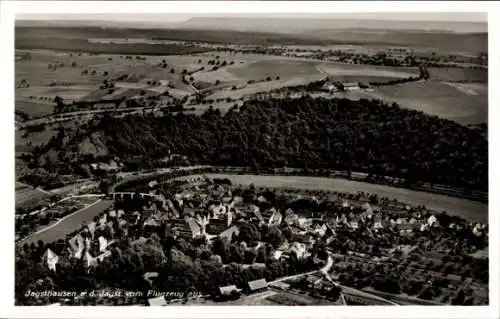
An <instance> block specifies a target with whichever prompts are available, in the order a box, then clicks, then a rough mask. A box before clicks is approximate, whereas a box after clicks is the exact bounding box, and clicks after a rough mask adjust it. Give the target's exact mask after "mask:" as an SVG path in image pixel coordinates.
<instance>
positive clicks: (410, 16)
mask: <svg viewBox="0 0 500 319" xmlns="http://www.w3.org/2000/svg"><path fill="white" fill-rule="evenodd" d="M193 17H231V18H237V17H241V18H261V17H266V18H322V19H363V20H389V21H390V20H396V21H450V22H451V21H452V22H460V21H463V22H486V21H487V14H486V13H476V12H457V13H451V12H450V13H448V12H439V13H438V12H436V13H429V12H425V13H424V12H422V13H418V12H411V13H409V12H404V13H396V12H390V13H389V12H388V13H362V12H356V13H338V14H302V15H298V14H265V15H263V14H212V15H210V14H203V15H193V14H154V13H152V14H22V15H18V16H17V17H16V19H18V20H102V21H129V22H154V23H158V22H166V23H169V22H182V21H187V20H189V19H190V18H193Z"/></svg>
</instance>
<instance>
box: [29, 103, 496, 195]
mask: <svg viewBox="0 0 500 319" xmlns="http://www.w3.org/2000/svg"><path fill="white" fill-rule="evenodd" d="M90 134H92V136H94V137H95V136H99V141H100V143H101V144H103V145H102V146H105V147H106V152H107V153H106V154H105V155H103V156H96V155H94V154H83V156H82V150H80V151H79V152H78V145H79V143H81V142H82V141H83V140H84V138H85V137H87V136H89V135H90ZM61 145H63V147H61ZM54 152H57V153H58V154H57V156H54ZM47 154H51V156H50V157H51V159H50V160H49V161H48V162H45V163H43V159H42V158H44V157H43V156H45V155H47ZM169 154H181V155H184V156H186V157H187V158H188V160H189V164H204V165H218V166H248V167H253V168H263V167H267V168H269V167H271V168H272V167H274V168H276V167H293V168H302V169H336V170H346V171H348V172H350V171H352V172H366V173H369V174H371V175H378V176H392V177H398V178H404V179H405V180H407V181H408V182H416V181H425V182H431V183H439V184H446V185H450V186H460V187H466V188H472V189H479V190H487V185H488V171H487V170H488V141H487V139H486V138H485V137H484V132H483V130H482V129H480V128H469V127H465V126H462V125H459V124H457V123H455V122H452V121H449V120H444V119H440V118H438V117H435V116H429V115H426V114H424V113H423V112H418V111H414V110H407V109H403V108H400V107H399V106H398V105H397V104H395V103H393V104H392V105H388V104H385V103H383V102H381V101H376V100H373V101H369V100H364V99H362V100H360V101H351V100H347V99H333V100H332V99H312V98H310V97H305V98H301V99H284V100H269V101H250V102H247V103H245V104H244V105H243V106H242V107H241V108H239V109H238V108H233V109H231V110H229V111H228V112H227V113H226V114H224V115H222V114H221V112H220V111H219V110H217V109H215V110H214V109H212V108H211V109H209V110H208V111H206V112H205V113H204V114H203V115H201V116H195V115H191V114H189V115H188V114H183V113H182V112H180V113H177V114H175V115H174V114H167V115H165V116H162V117H153V116H152V115H132V116H127V117H124V118H123V119H121V120H116V119H115V118H113V117H111V116H108V115H106V116H103V117H102V118H100V119H99V120H94V121H93V122H91V123H89V124H88V125H85V126H84V127H81V128H79V129H78V131H77V133H76V134H71V133H69V132H68V131H65V130H60V131H59V133H58V134H57V135H56V136H55V137H53V138H52V140H51V141H50V142H49V143H48V144H47V145H45V146H44V147H37V148H35V150H34V152H33V154H32V156H31V157H30V158H31V159H30V160H31V162H32V164H31V165H33V166H34V167H37V166H38V165H39V166H41V167H43V169H45V170H47V171H48V172H49V173H51V172H56V171H58V170H64V171H65V172H66V173H68V172H73V173H76V174H79V173H82V172H81V171H82V170H81V169H79V168H78V167H80V166H81V164H82V163H91V162H93V161H95V160H104V159H110V158H117V157H118V158H120V160H121V161H122V162H123V163H125V164H126V165H127V166H128V167H129V168H130V169H148V168H153V167H154V166H155V165H157V164H159V163H160V160H161V159H163V158H165V157H166V156H168V155H169ZM46 157H48V156H46ZM34 161H35V162H36V163H33V162H34ZM35 164H36V165H35Z"/></svg>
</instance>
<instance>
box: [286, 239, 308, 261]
mask: <svg viewBox="0 0 500 319" xmlns="http://www.w3.org/2000/svg"><path fill="white" fill-rule="evenodd" d="M306 252H307V251H306V245H305V244H304V243H299V242H293V243H292V244H291V245H290V246H289V247H288V250H287V253H289V254H291V253H295V254H296V255H297V258H299V259H301V258H304V257H306Z"/></svg>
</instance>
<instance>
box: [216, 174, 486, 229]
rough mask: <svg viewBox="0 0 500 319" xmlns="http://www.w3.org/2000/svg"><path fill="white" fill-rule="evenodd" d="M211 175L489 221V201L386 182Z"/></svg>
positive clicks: (245, 182)
mask: <svg viewBox="0 0 500 319" xmlns="http://www.w3.org/2000/svg"><path fill="white" fill-rule="evenodd" d="M207 176H208V177H209V178H228V179H229V180H231V182H232V183H234V184H239V185H249V184H251V183H253V184H254V185H255V186H256V187H269V188H279V187H293V188H297V189H311V190H331V191H339V192H348V193H356V192H358V191H364V192H368V193H373V194H377V195H378V196H382V197H389V198H397V199H398V200H400V201H401V202H404V203H408V204H410V205H425V206H426V207H427V208H428V209H431V210H434V211H438V212H442V211H446V212H447V213H448V214H450V215H458V216H461V217H463V218H466V219H470V220H474V221H486V220H487V219H488V204H484V203H480V202H475V201H469V200H466V199H461V198H455V197H450V196H445V195H437V194H432V193H426V192H420V191H413V190H408V189H403V188H397V187H391V186H386V185H377V184H370V183H363V182H356V181H349V180H343V179H334V178H323V177H305V176H266V175H231V174H207Z"/></svg>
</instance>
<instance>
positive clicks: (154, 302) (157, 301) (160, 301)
mask: <svg viewBox="0 0 500 319" xmlns="http://www.w3.org/2000/svg"><path fill="white" fill-rule="evenodd" d="M148 303H149V305H150V306H157V307H162V306H166V305H167V301H166V300H165V296H160V297H156V298H150V299H148Z"/></svg>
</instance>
